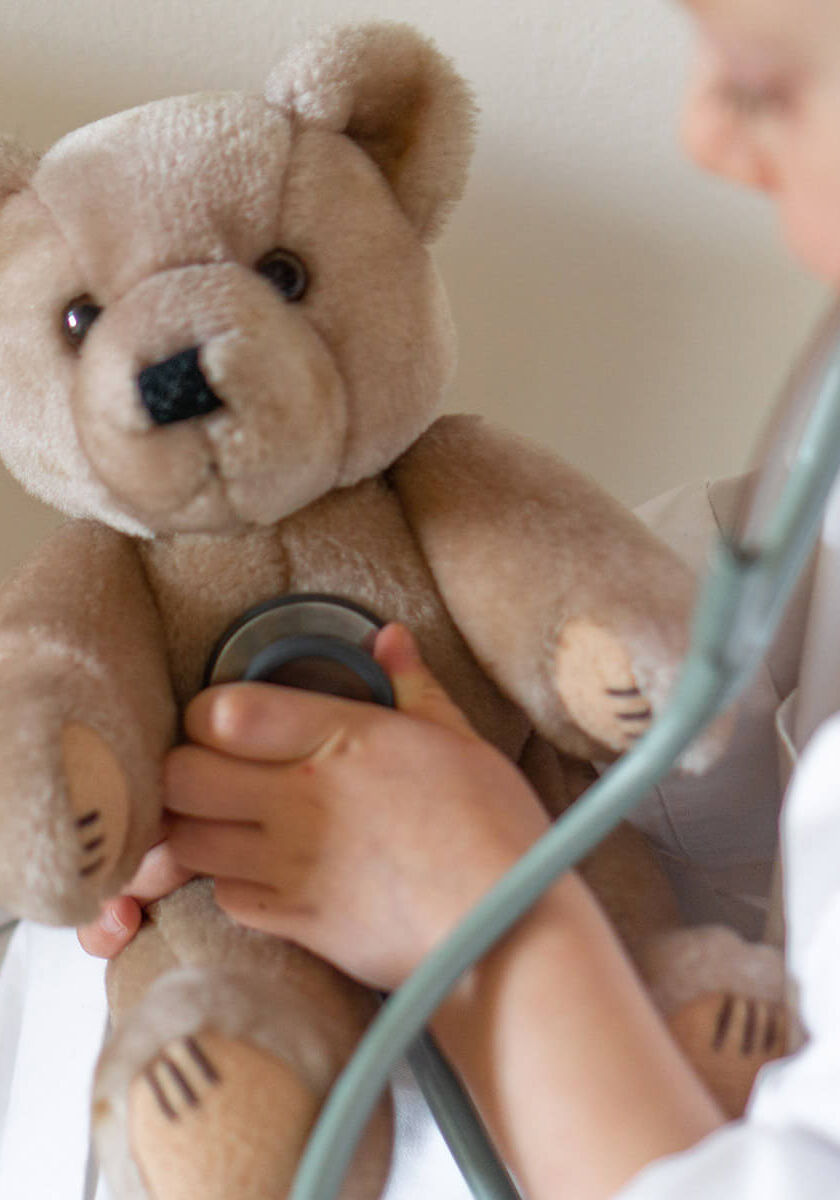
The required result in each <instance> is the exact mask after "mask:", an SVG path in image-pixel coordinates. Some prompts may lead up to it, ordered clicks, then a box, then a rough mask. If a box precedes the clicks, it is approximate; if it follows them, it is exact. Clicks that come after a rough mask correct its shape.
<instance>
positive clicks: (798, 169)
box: [776, 146, 840, 287]
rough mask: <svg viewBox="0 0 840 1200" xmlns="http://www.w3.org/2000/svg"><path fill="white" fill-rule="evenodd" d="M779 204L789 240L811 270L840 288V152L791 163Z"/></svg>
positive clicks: (781, 186) (780, 187)
mask: <svg viewBox="0 0 840 1200" xmlns="http://www.w3.org/2000/svg"><path fill="white" fill-rule="evenodd" d="M776 201H777V204H778V209H779V217H780V221H781V226H782V232H783V234H784V237H785V241H786V242H787V244H788V247H789V248H790V250H791V251H792V252H793V254H794V255H795V256H796V257H797V258H798V259H799V261H800V262H801V263H802V264H803V265H804V266H805V267H806V269H807V270H809V271H811V272H812V273H813V274H815V275H817V276H819V277H820V278H822V279H825V280H827V281H828V282H829V283H831V284H833V285H834V286H835V287H840V149H838V148H837V147H828V146H826V147H825V150H824V151H823V153H822V154H819V153H818V152H816V151H815V152H814V154H812V155H810V156H809V157H808V158H807V159H805V158H802V159H799V160H798V161H797V160H794V161H791V162H790V163H789V164H788V166H787V169H786V170H785V171H784V172H783V174H782V176H781V178H780V180H779V184H778V189H777V191H776Z"/></svg>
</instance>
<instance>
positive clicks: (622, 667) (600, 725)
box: [555, 618, 653, 753]
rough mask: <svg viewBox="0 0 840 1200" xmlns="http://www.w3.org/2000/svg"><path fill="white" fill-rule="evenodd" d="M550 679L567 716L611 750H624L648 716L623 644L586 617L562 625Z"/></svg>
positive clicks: (647, 705)
mask: <svg viewBox="0 0 840 1200" xmlns="http://www.w3.org/2000/svg"><path fill="white" fill-rule="evenodd" d="M555 683H556V685H557V690H558V691H559V693H560V695H561V696H562V698H563V702H564V704H565V705H566V708H567V710H568V712H569V715H570V716H571V718H572V720H573V721H574V722H575V723H576V724H577V725H579V726H580V727H581V729H583V730H585V731H586V733H588V734H589V736H590V737H593V738H595V739H596V740H597V741H599V742H601V743H603V744H604V745H605V746H607V747H609V749H610V750H613V751H615V752H616V753H621V752H622V751H624V750H629V749H630V747H631V746H633V744H634V743H635V742H637V741H638V739H639V738H640V737H641V736H642V735H643V734H644V733H645V732H646V731H647V729H648V727H649V725H650V723H651V721H652V720H653V707H652V705H651V703H650V701H649V700H648V698H647V697H646V696H645V694H644V693H643V691H642V689H641V688H640V686H639V683H638V681H637V679H636V676H635V674H634V672H633V667H632V663H631V659H630V655H629V653H628V652H627V650H626V649H625V647H624V645H623V643H622V642H621V640H620V639H619V638H618V637H616V635H615V634H613V633H611V632H610V631H609V630H608V629H605V628H604V627H603V626H601V625H597V624H595V623H594V622H592V621H589V620H587V619H585V618H577V619H575V620H572V621H568V622H567V623H566V625H565V626H564V627H563V631H562V633H561V636H560V640H559V643H558V646H557V652H556V656H555Z"/></svg>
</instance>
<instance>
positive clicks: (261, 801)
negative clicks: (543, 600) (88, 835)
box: [83, 0, 840, 1200]
mask: <svg viewBox="0 0 840 1200" xmlns="http://www.w3.org/2000/svg"><path fill="white" fill-rule="evenodd" d="M692 6H693V7H694V9H695V12H696V17H697V21H698V25H699V36H700V42H701V62H700V66H699V69H698V77H697V80H696V82H695V85H694V88H693V92H692V98H691V100H690V103H689V107H688V114H687V120H686V140H687V144H688V147H689V150H690V152H691V153H692V154H693V155H694V156H695V157H696V158H697V159H698V160H699V161H700V162H702V163H703V165H705V166H707V167H709V168H711V169H713V170H716V171H719V172H721V173H722V174H724V175H725V176H727V177H729V178H732V179H734V180H736V181H737V182H739V183H745V184H747V185H749V186H752V187H758V188H761V189H763V190H765V191H766V192H767V193H768V194H769V195H770V196H771V198H772V199H773V200H774V201H775V202H776V204H777V207H778V210H779V215H780V218H781V222H782V227H783V231H784V235H785V238H786V240H787V241H788V243H789V244H790V245H791V246H792V248H793V249H794V250H795V251H796V253H797V254H798V255H799V256H800V257H801V258H802V260H803V261H804V262H805V263H806V264H807V265H808V266H809V267H810V268H812V269H814V270H815V271H817V272H819V273H820V274H821V275H824V276H825V277H826V278H828V279H829V280H831V281H832V282H840V132H838V131H840V6H838V5H837V4H835V3H833V0H693V3H692ZM838 535H840V493H835V497H834V499H833V502H832V504H831V506H830V510H829V513H828V516H827V518H826V524H825V534H824V539H823V543H822V545H821V548H820V551H819V556H818V563H817V570H816V574H815V578H814V590H813V595H812V598H811V604H810V611H809V618H808V630H807V634H806V637H805V643H804V649H803V652H802V659H801V669H800V672H799V675H800V678H799V696H800V698H799V702H798V705H797V715H796V719H795V722H794V724H793V726H792V737H791V739H790V740H791V744H792V746H793V747H794V749H797V748H798V747H799V746H801V745H802V744H803V742H804V740H805V738H806V737H808V736H809V735H810V734H811V733H812V732H813V730H814V729H815V728H816V726H817V725H818V724H820V722H821V721H823V720H824V718H826V717H829V716H830V715H831V714H832V713H834V712H835V711H837V710H838V709H840V686H838V681H840V671H837V670H836V664H834V663H833V661H832V660H833V658H836V649H835V651H834V654H832V640H830V639H833V644H834V646H835V647H836V643H837V637H838V635H837V633H836V631H835V628H834V626H835V625H836V613H837V612H838V611H840V567H838V566H836V565H835V559H834V556H833V554H832V549H833V547H834V546H835V545H836V540H837V536H838ZM826 614H828V615H827V616H826ZM377 655H378V657H379V659H380V661H381V662H382V663H383V665H385V667H386V668H387V669H388V670H389V671H390V672H391V674H392V675H393V677H394V679H395V682H396V687H397V694H398V698H399V701H400V707H401V708H402V709H403V712H402V713H397V714H395V713H391V712H384V711H382V712H380V711H374V710H370V709H368V708H362V707H355V706H350V705H348V704H347V703H343V702H341V701H336V700H330V699H325V698H322V697H316V696H308V695H307V696H303V697H300V696H295V697H293V698H290V697H289V695H288V694H286V693H284V692H283V691H281V690H279V689H278V690H271V689H262V688H254V687H248V686H244V687H238V688H233V689H226V690H221V691H218V692H216V693H206V694H204V695H202V696H200V697H198V698H197V699H196V701H194V703H193V705H192V707H191V709H190V712H189V714H188V732H189V734H190V736H191V738H192V740H193V745H191V746H188V747H184V748H182V749H179V750H177V751H175V752H174V753H173V755H172V756H171V758H170V761H169V765H168V770H167V779H166V786H167V796H168V804H169V807H170V809H171V810H172V812H173V814H174V816H173V825H172V829H171V831H170V837H169V842H168V845H167V848H166V849H165V850H162V851H159V852H158V864H157V865H158V868H159V867H160V866H161V860H163V866H164V871H163V878H160V879H158V880H156V886H160V887H162V888H165V887H167V886H169V883H170V880H169V879H168V878H167V873H168V871H169V870H170V869H172V870H174V869H175V866H174V865H173V864H177V869H178V870H182V869H187V870H195V871H200V872H202V873H207V874H213V875H216V876H217V877H218V879H219V883H218V890H217V896H218V899H219V902H220V903H221V904H222V905H223V906H224V907H226V908H227V909H228V911H229V912H230V913H231V914H232V915H234V916H235V917H238V918H239V919H241V920H242V921H244V922H245V923H247V924H251V925H254V926H255V927H258V928H261V929H266V930H270V931H274V932H276V933H278V934H282V935H284V936H287V937H291V938H293V939H295V940H298V941H300V942H302V943H304V944H305V945H307V946H309V947H311V948H312V949H313V950H314V951H315V952H316V953H319V954H322V955H325V956H326V957H328V958H330V959H332V960H333V961H335V962H336V963H337V964H338V965H339V966H341V967H343V968H344V969H346V970H348V971H349V972H350V973H352V974H354V975H357V976H358V977H360V978H362V979H365V980H366V981H368V982H370V983H372V984H375V985H377V986H380V987H388V988H392V987H394V986H396V985H397V984H398V983H399V982H400V981H401V980H402V979H403V978H404V977H405V976H406V974H408V973H409V972H410V970H411V969H412V968H413V966H414V965H416V963H417V961H418V960H419V959H420V957H421V956H422V954H423V953H424V952H425V951H426V950H427V949H428V948H429V947H430V946H431V945H432V944H433V943H434V942H435V941H436V940H437V939H438V938H440V937H441V936H443V935H444V934H445V933H446V931H447V930H448V929H449V928H450V927H451V925H452V924H453V923H454V922H455V921H456V920H457V919H458V917H459V916H460V915H461V914H462V913H463V912H464V911H465V910H466V909H467V908H468V907H469V905H470V904H471V903H472V902H473V901H474V900H475V899H476V898H477V897H478V896H479V895H480V894H481V893H482V892H483V891H484V890H485V889H486V888H487V887H488V886H490V885H491V884H492V883H493V882H494V881H495V880H496V879H497V878H498V876H499V875H500V874H501V873H502V872H503V871H504V869H505V868H506V867H507V866H508V865H509V864H510V863H511V862H512V861H513V860H514V859H515V858H516V857H517V856H518V855H519V854H520V853H521V852H522V851H523V850H524V849H525V848H526V847H527V846H528V845H529V844H530V843H531V842H532V841H533V839H534V838H535V837H536V836H538V834H539V833H540V832H541V830H542V829H543V828H544V827H545V820H544V818H543V816H542V814H541V812H540V810H539V807H538V805H537V803H536V801H535V799H534V797H533V796H532V795H531V793H530V792H529V791H528V789H527V788H526V786H525V785H524V783H523V782H522V780H521V779H520V778H519V777H518V775H517V774H516V772H515V771H513V770H512V768H510V767H509V765H508V764H507V763H505V762H504V760H503V759H501V758H499V757H498V756H497V755H496V754H495V752H494V751H492V750H491V749H490V748H489V747H487V746H486V745H484V744H483V743H481V742H480V741H479V740H478V739H477V738H476V737H475V736H474V735H473V734H472V733H471V731H470V730H469V729H468V728H466V727H465V725H464V723H463V720H462V718H461V717H460V714H459V713H458V712H457V711H456V710H455V709H454V708H453V707H452V705H451V704H450V703H449V702H448V700H447V699H446V697H445V696H444V695H443V694H442V693H441V692H440V690H439V689H438V688H437V686H436V684H435V683H434V681H433V680H431V679H430V677H429V676H428V674H427V672H426V671H425V668H424V667H423V665H422V663H421V662H420V661H419V659H418V658H417V655H416V652H415V650H414V648H413V645H412V643H411V641H410V638H409V637H408V636H407V635H406V634H405V631H402V630H400V629H399V628H397V627H390V628H389V629H388V630H387V631H385V632H384V633H383V634H382V635H380V639H379V642H378V645H377ZM832 668H834V669H832ZM383 764H387V779H388V786H387V787H384V786H383V784H382V782H381V780H382V769H383ZM838 768H840V719H838V718H837V717H835V718H834V719H832V720H830V721H828V723H827V724H824V725H822V727H821V729H820V732H819V733H818V734H817V736H816V737H815V738H814V739H813V740H812V741H811V743H810V745H809V748H808V751H807V754H806V755H805V756H804V758H803V761H802V763H801V765H800V766H799V768H798V770H797V772H796V775H795V779H794V783H793V787H792V790H791V794H790V796H789V799H788V802H787V808H786V816H785V822H784V840H785V850H786V866H787V888H788V896H787V913H788V923H789V960H790V965H791V969H792V971H793V974H794V976H795V978H796V980H797V982H798V984H799V986H800V989H801V1000H802V1016H803V1019H804V1021H805V1024H806V1027H807V1029H808V1032H809V1034H810V1041H809V1043H808V1045H807V1046H806V1048H805V1050H804V1051H802V1052H801V1053H800V1054H799V1055H797V1056H796V1057H795V1058H793V1059H791V1060H789V1061H786V1062H784V1063H781V1064H779V1065H777V1066H774V1067H773V1068H771V1069H769V1070H767V1071H766V1072H765V1073H764V1075H763V1076H762V1077H761V1079H760V1080H759V1083H758V1085H757V1087H756V1089H755V1093H754V1100H753V1103H752V1105H751V1108H750V1111H749V1114H748V1116H747V1118H746V1119H745V1121H743V1122H741V1123H739V1124H737V1125H731V1126H727V1127H725V1128H718V1127H719V1126H720V1125H721V1124H722V1122H721V1118H720V1114H719V1113H718V1112H717V1111H716V1109H715V1107H714V1105H713V1104H712V1102H711V1101H710V1100H709V1098H708V1097H707V1096H706V1094H705V1093H704V1092H703V1090H702V1089H701V1087H700V1086H699V1085H698V1084H697V1082H696V1081H695V1079H694V1078H693V1076H692V1075H691V1074H690V1073H689V1072H688V1071H687V1069H686V1068H685V1066H684V1064H683V1062H682V1060H681V1059H680V1057H679V1056H678V1055H677V1054H676V1052H675V1051H674V1049H673V1047H672V1045H671V1043H670V1041H669V1040H668V1038H667V1036H666V1034H665V1032H664V1030H663V1028H662V1026H661V1025H660V1023H659V1021H658V1019H657V1017H656V1016H655V1014H654V1013H653V1011H652V1009H651V1008H650V1006H649V1004H648V1002H647V999H646V997H645V996H644V994H643V993H642V992H641V990H640V988H639V986H638V984H637V982H636V980H635V977H634V976H633V974H632V972H631V971H630V969H629V968H628V966H627V964H626V962H625V960H624V958H623V956H622V954H621V951H620V950H619V948H618V947H617V945H616V943H615V942H614V940H613V938H612V936H611V934H610V931H609V929H608V927H607V926H606V924H605V922H604V921H603V919H602V917H601V915H600V913H599V911H598V909H597V908H596V906H595V905H594V904H593V902H592V900H591V898H590V896H589V895H588V893H587V892H586V890H585V889H584V888H583V886H582V885H581V883H580V882H579V881H578V879H577V878H576V876H574V875H569V876H568V877H566V878H564V879H563V880H562V881H560V883H558V884H557V885H556V886H555V888H554V889H553V890H552V892H551V893H550V894H549V895H547V897H546V898H545V899H544V901H543V902H542V903H541V904H540V905H539V906H538V908H537V909H536V910H535V911H534V913H533V914H532V915H531V916H530V917H529V918H528V919H527V920H526V921H525V922H524V923H523V924H522V925H521V926H520V927H518V928H517V930H516V931H515V932H514V933H513V934H512V935H510V936H509V937H508V938H507V939H506V940H505V941H504V943H503V944H502V945H501V946H500V947H499V948H497V949H496V950H495V951H494V952H493V953H492V954H491V955H490V956H489V957H488V959H487V960H486V962H485V963H484V964H483V965H482V966H481V967H479V968H478V969H477V970H476V972H475V973H474V974H473V975H472V976H471V977H470V979H469V980H467V981H466V982H465V983H464V984H463V985H462V986H461V987H460V989H459V990H458V991H457V993H456V994H455V995H454V996H453V997H452V998H451V999H450V1000H449V1001H447V1002H446V1003H445V1004H444V1006H443V1008H442V1010H441V1011H440V1013H439V1014H438V1016H437V1017H436V1019H435V1030H436V1032H437V1035H438V1037H439V1039H440V1041H441V1042H442V1044H443V1046H444V1048H445V1049H446V1050H447V1051H448V1053H449V1054H450V1056H451V1057H452V1059H453V1060H454V1062H455V1064H456V1066H457V1067H458V1069H459V1070H460V1071H461V1073H462V1074H463V1076H464V1077H465V1078H466V1080H467V1082H468V1084H469V1085H470V1086H471V1088H472V1089H473V1091H474V1093H475V1095H476V1097H477V1098H478V1100H479V1103H480V1104H481V1106H482V1107H483V1109H484V1112H485V1116H486V1118H487V1120H488V1122H489V1124H490V1126H491V1128H492V1129H493V1131H494V1132H495V1134H496V1136H497V1138H498V1141H499V1143H500V1145H501V1146H502V1147H503V1149H504V1150H505V1152H506V1153H507V1155H508V1157H509V1158H510V1160H511V1162H512V1164H513V1166H514V1169H515V1170H516V1172H517V1174H518V1175H519V1177H520V1178H521V1180H522V1182H523V1185H524V1188H525V1191H526V1193H527V1195H528V1196H529V1197H530V1200H549V1198H550V1200H556V1198H558V1197H561V1196H568V1197H572V1198H574V1200H589V1198H593V1200H594V1198H595V1197H607V1196H610V1195H615V1194H616V1193H618V1192H620V1194H621V1196H622V1197H624V1200H660V1198H661V1200H664V1198H665V1197H668V1198H669V1200H671V1198H672V1197H674V1196H675V1195H683V1196H686V1197H695V1196H696V1197H698V1198H699V1197H703V1198H704V1200H705V1198H706V1197H709V1196H724V1195H725V1196H732V1197H738V1198H739V1200H753V1198H755V1200H757V1198H758V1197H759V1196H760V1197H761V1198H762V1200H774V1198H776V1197H778V1198H781V1197H786V1198H787V1197H791V1196H794V1195H795V1196H797V1197H802V1198H807V1197H810V1196H814V1197H817V1196H819V1197H820V1198H822V1197H825V1196H828V1195H833V1194H840V1030H838V1029H836V1028H835V1024H836V1023H835V1016H834V1014H835V1012H836V1011H837V1009H838V1005H840V968H838V967H837V965H836V964H837V963H838V961H840V954H838V951H840V902H839V901H840V871H838V869H837V862H838V859H840V806H838V805H837V803H836V792H837V786H836V782H835V781H836V779H837V775H838ZM231 794H235V800H234V802H233V806H229V801H228V799H227V798H228V797H229V796H230V795H231ZM243 806H244V807H245V808H246V809H247V811H248V814H249V816H250V817H251V819H252V820H253V822H254V824H253V825H252V826H250V827H249V828H248V829H247V830H246V829H245V828H244V827H242V828H239V829H237V830H232V829H231V827H230V824H229V823H228V824H222V822H225V821H228V820H229V818H231V817H232V816H233V813H234V812H236V813H237V814H241V812H242V811H243ZM278 811H280V812H282V823H281V827H282V834H281V833H280V826H278V823H276V822H275V821H274V820H273V817H274V814H275V813H276V812H278ZM240 819H241V816H240ZM382 830H387V838H385V837H379V836H377V835H378V833H379V831H382ZM441 830H445V836H444V835H443V834H441V833H440V831H441ZM316 833H317V838H316ZM315 844H317V845H318V848H319V850H318V855H317V856H316V857H315V858H314V859H310V860H309V861H307V862H305V864H304V865H301V862H300V857H301V856H300V854H299V853H296V848H297V851H300V849H301V848H302V847H310V846H312V845H315ZM383 846H385V847H387V853H386V852H385V851H383ZM465 847H468V848H469V849H468V853H466V852H465ZM383 897H387V905H383V903H382V898H383ZM395 907H398V908H399V910H400V920H399V922H394V923H392V921H391V919H390V917H391V914H392V913H393V910H394V908H395ZM383 910H384V913H383ZM109 912H110V915H111V916H112V917H113V916H115V915H116V916H118V917H119V918H120V920H121V922H122V925H123V932H122V933H117V934H116V935H115V934H113V933H112V934H111V935H107V934H106V932H105V931H104V929H103V928H102V927H100V928H98V929H94V930H88V931H86V932H85V933H84V934H83V939H84V941H85V943H86V944H87V945H88V947H89V948H91V949H95V950H98V951H99V952H105V953H110V952H112V951H113V948H114V947H115V945H118V944H121V943H122V942H124V941H125V940H126V938H127V937H129V936H130V935H131V933H132V931H133V929H134V928H135V927H136V922H137V917H138V913H137V909H136V906H135V905H134V904H133V901H131V900H129V899H128V898H124V899H122V900H121V901H119V902H118V903H117V904H116V906H112V907H111V909H110V910H109ZM395 929H397V930H399V933H398V934H397V935H396V936H395V934H394V930H395ZM715 1131H716V1132H715ZM709 1135H711V1136H709ZM688 1147H694V1148H693V1149H688ZM676 1151H682V1153H678V1154H676V1155H675V1156H673V1157H669V1158H664V1159H663V1156H668V1155H674V1152H676ZM656 1160H659V1161H656ZM649 1164H652V1165H649ZM622 1189H623V1190H622ZM161 1200H166V1198H165V1197H163V1198H161Z"/></svg>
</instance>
